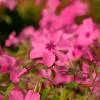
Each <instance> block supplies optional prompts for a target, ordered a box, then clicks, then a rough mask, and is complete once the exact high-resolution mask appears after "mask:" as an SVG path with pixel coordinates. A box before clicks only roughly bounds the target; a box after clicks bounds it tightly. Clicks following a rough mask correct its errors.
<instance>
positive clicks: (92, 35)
mask: <svg viewBox="0 0 100 100" xmlns="http://www.w3.org/2000/svg"><path fill="white" fill-rule="evenodd" d="M76 33H77V38H76V39H77V44H79V45H83V46H89V45H91V44H92V43H93V42H94V40H96V39H97V38H99V37H100V36H99V34H100V31H99V30H98V29H97V28H96V26H95V25H94V23H93V21H92V19H91V18H88V19H85V20H84V21H83V23H82V24H81V25H80V26H79V27H78V29H77V31H76Z"/></svg>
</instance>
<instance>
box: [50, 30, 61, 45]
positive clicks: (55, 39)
mask: <svg viewBox="0 0 100 100" xmlns="http://www.w3.org/2000/svg"><path fill="white" fill-rule="evenodd" d="M62 34H63V32H62V31H58V32H55V33H51V34H50V41H53V42H54V44H57V43H58V42H59V41H60V38H61V36H62Z"/></svg>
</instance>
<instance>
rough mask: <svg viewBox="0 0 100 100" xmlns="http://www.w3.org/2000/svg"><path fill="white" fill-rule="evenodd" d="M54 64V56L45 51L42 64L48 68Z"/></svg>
mask: <svg viewBox="0 0 100 100" xmlns="http://www.w3.org/2000/svg"><path fill="white" fill-rule="evenodd" d="M54 62H55V55H54V54H53V53H52V52H51V51H48V50H45V52H44V55H43V63H44V64H45V65H46V66H48V67H50V66H52V65H53V64H54Z"/></svg>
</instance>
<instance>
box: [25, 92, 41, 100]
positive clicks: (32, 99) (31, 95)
mask: <svg viewBox="0 0 100 100" xmlns="http://www.w3.org/2000/svg"><path fill="white" fill-rule="evenodd" d="M25 100H40V94H39V93H38V92H33V91H32V90H29V91H28V92H27V94H26V97H25Z"/></svg>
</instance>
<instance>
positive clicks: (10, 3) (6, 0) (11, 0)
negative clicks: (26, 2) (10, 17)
mask: <svg viewBox="0 0 100 100" xmlns="http://www.w3.org/2000/svg"><path fill="white" fill-rule="evenodd" d="M0 3H3V5H4V6H5V7H7V8H8V9H10V10H14V9H15V7H16V4H17V1H16V0H0Z"/></svg>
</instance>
